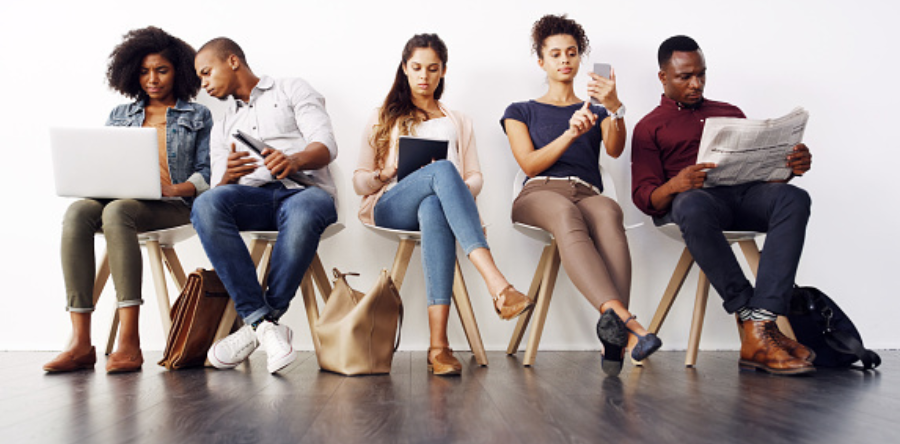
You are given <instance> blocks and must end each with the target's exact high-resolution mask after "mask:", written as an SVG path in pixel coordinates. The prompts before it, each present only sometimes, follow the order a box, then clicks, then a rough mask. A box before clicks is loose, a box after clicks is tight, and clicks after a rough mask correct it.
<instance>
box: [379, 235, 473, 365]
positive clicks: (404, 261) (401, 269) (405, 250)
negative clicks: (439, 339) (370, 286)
mask: <svg viewBox="0 0 900 444" xmlns="http://www.w3.org/2000/svg"><path fill="white" fill-rule="evenodd" d="M365 226H366V227H367V228H369V229H371V230H372V231H374V232H375V233H378V234H379V235H380V236H384V237H386V238H389V239H396V240H399V241H400V244H399V245H398V246H397V254H395V255H394V264H393V266H392V267H391V279H392V280H393V281H394V286H396V287H397V291H398V292H399V291H400V287H401V286H402V285H403V278H404V277H405V276H406V269H407V267H409V260H410V258H411V257H412V253H413V250H415V248H416V245H418V244H419V242H420V241H421V238H422V234H421V233H420V232H418V231H404V230H392V229H389V228H382V227H377V226H374V225H368V224H365ZM453 305H455V306H456V312H457V314H459V320H460V322H461V323H462V327H463V331H464V332H465V333H466V340H467V341H468V342H469V348H470V349H471V350H472V354H474V355H475V361H476V362H478V364H479V365H485V366H486V365H488V358H487V353H486V352H485V350H484V343H483V342H482V341H481V333H480V332H479V331H478V323H477V322H476V321H475V311H474V310H473V309H472V301H471V300H470V299H469V292H468V290H467V289H466V283H465V280H464V279H463V274H462V269H461V268H460V267H459V260H457V261H456V274H455V276H454V278H453Z"/></svg>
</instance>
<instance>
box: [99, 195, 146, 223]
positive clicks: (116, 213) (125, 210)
mask: <svg viewBox="0 0 900 444" xmlns="http://www.w3.org/2000/svg"><path fill="white" fill-rule="evenodd" d="M139 205H140V202H138V201H137V200H134V199H116V200H114V201H112V202H110V203H108V204H106V206H105V207H104V208H103V230H104V231H106V230H107V229H109V228H115V227H136V226H137V225H136V221H135V219H136V217H137V207H138V206H139Z"/></svg>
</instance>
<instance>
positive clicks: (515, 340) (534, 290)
mask: <svg viewBox="0 0 900 444" xmlns="http://www.w3.org/2000/svg"><path fill="white" fill-rule="evenodd" d="M554 248H556V246H555V245H554V244H553V243H552V242H551V243H550V244H547V246H545V247H544V251H543V252H542V253H541V260H539V261H538V265H537V268H535V270H534V278H532V280H531V286H530V287H529V288H528V297H530V298H531V300H532V301H535V302H537V298H538V292H539V291H540V290H541V278H542V277H544V269H545V268H546V267H547V266H548V265H549V263H550V256H551V255H552V254H553V249H554ZM532 314H534V310H528V311H527V312H525V313H524V314H523V315H522V316H519V320H518V322H516V329H515V330H513V334H512V337H511V338H509V346H508V347H506V354H508V355H514V354H516V352H517V351H519V344H521V343H522V338H523V337H524V336H525V329H527V328H528V322H529V321H530V320H531V315H532Z"/></svg>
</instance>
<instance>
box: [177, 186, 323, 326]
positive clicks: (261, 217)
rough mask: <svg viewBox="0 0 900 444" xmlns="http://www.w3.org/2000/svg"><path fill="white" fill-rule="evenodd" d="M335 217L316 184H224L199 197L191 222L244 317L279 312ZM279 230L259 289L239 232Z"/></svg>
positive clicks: (278, 314) (247, 319)
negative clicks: (290, 186) (291, 186)
mask: <svg viewBox="0 0 900 444" xmlns="http://www.w3.org/2000/svg"><path fill="white" fill-rule="evenodd" d="M335 221H337V211H336V210H335V207H334V200H333V199H332V198H331V196H330V195H329V194H328V193H326V192H325V191H323V190H322V189H320V188H316V187H309V188H306V189H298V190H291V189H286V188H285V187H284V185H282V184H281V183H280V182H271V183H269V184H266V185H264V186H262V187H251V186H246V185H223V186H219V187H216V188H213V189H211V190H209V191H207V192H205V193H203V194H201V195H200V197H198V198H197V200H196V201H195V202H194V207H193V210H192V212H191V222H193V224H194V228H195V229H196V230H197V234H198V235H199V236H200V242H201V243H202V244H203V249H204V250H206V255H207V256H208V257H209V261H210V262H211V263H212V266H213V268H215V270H216V273H218V275H219V278H220V279H222V283H223V284H225V288H226V289H227V290H228V294H229V295H230V296H231V299H232V300H234V307H235V309H236V310H237V312H238V314H239V315H240V316H241V317H242V318H243V319H244V322H246V323H248V324H252V323H254V322H256V321H258V320H259V319H262V318H263V317H265V316H269V317H272V318H274V319H278V318H279V317H281V315H283V314H284V313H285V312H286V311H287V309H288V306H289V305H290V303H291V300H292V299H293V298H294V295H295V294H296V293H297V288H298V287H299V286H300V281H301V280H302V279H303V274H304V273H305V272H306V269H307V268H309V264H310V263H311V262H312V259H313V257H314V256H315V254H316V249H317V248H318V246H319V237H320V236H321V235H322V232H323V231H325V228H327V227H328V226H329V225H331V224H332V223H334V222H335ZM276 230H277V231H278V240H277V241H276V242H275V245H274V246H273V247H272V258H271V260H270V264H271V268H270V269H269V276H268V280H267V282H268V289H267V290H266V291H265V293H263V289H262V288H261V287H260V285H259V281H258V280H257V278H256V268H255V267H254V266H253V260H252V259H251V258H250V252H249V251H248V250H247V246H246V245H245V244H244V240H243V239H242V238H241V235H240V232H241V231H276Z"/></svg>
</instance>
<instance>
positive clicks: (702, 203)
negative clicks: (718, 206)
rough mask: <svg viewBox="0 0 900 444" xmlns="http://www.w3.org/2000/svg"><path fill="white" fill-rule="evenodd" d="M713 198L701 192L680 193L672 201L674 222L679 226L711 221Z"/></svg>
mask: <svg viewBox="0 0 900 444" xmlns="http://www.w3.org/2000/svg"><path fill="white" fill-rule="evenodd" d="M712 204H713V202H712V198H711V197H710V196H709V195H708V194H707V193H704V192H703V191H701V190H689V191H685V192H682V193H678V195H676V196H675V200H673V201H672V220H674V221H675V223H677V224H678V225H679V226H682V225H683V224H691V223H696V222H702V221H706V220H709V219H710V218H709V213H710V210H711V209H712Z"/></svg>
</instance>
